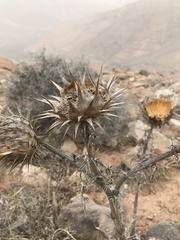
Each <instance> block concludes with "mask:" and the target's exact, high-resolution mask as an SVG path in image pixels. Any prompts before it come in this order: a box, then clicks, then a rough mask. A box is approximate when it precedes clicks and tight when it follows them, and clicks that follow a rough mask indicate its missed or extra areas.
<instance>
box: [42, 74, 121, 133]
mask: <svg viewBox="0 0 180 240" xmlns="http://www.w3.org/2000/svg"><path fill="white" fill-rule="evenodd" d="M70 76H71V82H68V81H66V80H65V79H64V82H65V83H64V86H63V88H62V87H60V86H59V85H57V84H56V83H54V82H53V84H54V85H55V86H56V88H57V89H58V90H59V96H51V99H47V98H43V99H40V101H42V102H44V103H47V104H48V105H50V107H51V108H50V109H49V110H47V111H45V112H44V113H42V114H41V115H40V117H39V118H54V120H55V121H54V122H53V124H52V125H51V126H50V128H49V130H51V129H53V128H55V127H57V126H59V128H62V127H63V126H66V132H67V131H68V129H69V128H70V127H71V126H72V125H73V126H74V129H75V136H76V135H77V132H78V130H79V129H82V128H83V127H84V126H91V127H92V128H93V129H95V125H97V126H99V127H100V128H102V127H101V125H100V123H99V121H98V117H102V116H103V117H107V118H108V117H110V116H116V115H115V114H114V113H113V112H114V111H115V110H116V109H117V108H119V106H120V105H122V104H123V102H116V101H117V98H118V97H119V96H120V95H121V94H122V91H123V89H120V90H118V91H117V92H114V93H111V89H112V86H113V84H114V83H115V82H116V80H117V78H116V77H115V76H113V77H112V78H111V79H110V80H109V81H108V83H107V84H106V85H104V84H102V82H101V76H99V77H98V79H97V81H94V80H93V79H92V77H91V75H90V74H89V73H88V74H84V76H83V77H80V79H76V78H75V77H74V76H73V75H72V74H71V73H70Z"/></svg>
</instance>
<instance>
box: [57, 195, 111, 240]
mask: <svg viewBox="0 0 180 240" xmlns="http://www.w3.org/2000/svg"><path fill="white" fill-rule="evenodd" d="M59 228H63V229H64V228H69V229H71V231H73V233H74V236H78V239H81V240H87V239H91V240H97V239H98V240H105V239H110V236H113V233H114V222H113V220H112V219H111V215H110V209H109V208H108V207H106V206H101V205H98V204H96V203H95V202H94V201H93V200H91V198H90V197H89V196H88V195H85V194H84V195H83V198H82V197H81V195H78V196H76V197H74V198H72V199H71V202H70V203H69V204H68V205H66V206H64V207H62V209H61V212H60V215H59Z"/></svg>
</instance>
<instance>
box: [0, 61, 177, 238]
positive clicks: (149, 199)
mask: <svg viewBox="0 0 180 240" xmlns="http://www.w3.org/2000/svg"><path fill="white" fill-rule="evenodd" d="M4 66H5V65H3V68H2V65H0V74H1V73H2V71H1V70H2V69H5V68H4ZM10 69H12V70H13V69H14V66H13V67H12V68H10ZM5 71H7V72H6V74H5V75H4V72H3V74H1V75H0V107H1V108H2V107H3V106H4V103H5V96H4V95H3V94H4V92H3V89H4V87H5V85H6V84H7V77H8V76H9V74H10V72H11V70H8V69H5ZM114 71H116V73H117V75H118V76H119V80H118V82H117V83H116V85H115V88H122V87H126V89H125V90H124V100H125V101H126V114H127V116H128V123H127V125H128V128H127V129H128V130H126V131H125V132H124V134H125V137H124V138H123V143H122V138H120V137H119V135H118V134H115V135H113V136H114V137H112V136H111V137H108V136H107V135H105V136H103V138H104V140H103V142H104V145H105V146H104V147H103V151H102V150H97V152H96V154H97V157H98V158H99V159H101V161H102V162H103V163H104V165H106V166H111V168H112V169H115V170H116V171H117V170H118V169H119V167H120V166H122V165H123V167H124V168H123V169H124V170H128V169H131V168H133V167H134V166H136V165H137V161H138V160H137V153H138V151H139V146H140V143H141V141H142V138H143V135H144V132H145V131H146V130H147V129H148V128H149V126H148V124H147V123H146V122H145V120H144V118H143V114H142V111H141V107H140V106H141V103H142V101H143V100H144V99H145V98H146V97H152V96H154V95H156V96H157V97H160V96H162V97H166V98H168V99H170V100H172V101H173V103H174V105H176V106H177V112H178V113H180V81H179V80H178V79H175V78H174V77H173V75H169V76H165V75H163V74H160V73H156V72H153V73H149V72H147V71H145V70H141V71H140V72H132V71H130V70H127V69H124V70H119V69H116V70H113V71H106V72H105V73H104V77H105V79H106V78H107V79H108V78H109V76H111V75H112V74H114ZM1 108H0V110H1ZM173 145H180V121H179V120H177V119H172V120H171V121H170V122H169V124H168V125H166V126H164V127H162V128H161V129H154V132H153V136H152V138H151V141H150V146H151V153H153V154H162V153H164V152H166V151H168V150H170V149H171V148H172V146H173ZM62 150H63V151H65V152H66V153H67V154H68V155H71V156H73V155H78V154H80V152H81V150H82V149H80V148H79V147H77V146H76V145H75V144H74V143H73V142H72V140H68V141H66V142H65V143H64V145H63V146H62ZM48 156H49V155H48V154H46V161H48ZM49 158H50V157H49ZM54 158H55V157H54ZM51 164H53V162H51V163H49V165H48V163H47V165H44V166H36V167H32V168H30V169H29V170H28V171H27V168H25V167H24V168H23V169H22V171H21V173H17V171H15V172H13V173H12V174H8V175H5V176H4V177H3V178H2V179H1V181H0V207H1V209H2V210H3V211H4V212H3V214H1V215H2V216H1V218H0V227H1V229H3V230H2V233H0V239H76V238H73V237H72V236H71V234H72V235H73V233H74V231H75V230H76V233H78V234H79V235H78V237H82V239H92V240H93V239H107V235H106V234H105V233H102V232H100V230H99V229H98V228H96V229H94V225H96V220H97V219H98V221H99V224H100V225H101V226H103V227H102V228H101V230H102V231H106V233H108V234H111V233H112V232H111V231H112V229H111V226H113V223H112V221H111V219H110V218H109V217H108V216H109V214H110V213H109V208H108V202H107V198H106V196H105V195H104V193H102V191H101V190H100V189H97V188H96V187H95V186H94V185H93V184H92V183H88V184H89V185H88V187H87V186H86V187H85V198H84V199H85V200H84V202H85V204H84V205H83V206H84V208H87V211H88V214H89V213H91V214H93V221H94V222H93V221H92V219H91V220H88V219H84V216H83V215H82V213H80V212H82V198H80V197H79V194H80V190H81V188H82V182H81V184H80V181H79V179H80V178H79V175H78V173H77V172H75V171H74V170H67V168H66V172H63V169H62V170H61V171H60V172H58V171H57V168H62V167H61V165H59V164H58V163H56V164H55V163H54V167H53V166H52V165H51ZM179 171H180V159H179V158H178V157H171V158H169V159H165V160H163V161H162V162H161V163H159V164H157V165H155V166H152V167H151V168H150V169H149V170H147V171H145V172H144V174H143V176H142V180H141V185H140V193H139V203H138V211H137V233H138V235H139V236H141V239H143V236H144V235H145V234H146V232H147V231H148V229H149V228H151V227H152V226H153V225H154V224H156V223H158V222H166V221H167V222H173V223H176V224H177V229H179V228H180V227H179V226H180V225H178V224H180V175H179ZM55 173H57V174H55ZM135 182H136V181H135V178H132V179H128V181H126V182H125V183H124V185H123V187H122V189H121V199H122V203H123V210H124V215H125V219H126V221H127V223H128V222H130V220H131V218H132V214H133V203H134V197H135ZM44 187H45V189H44ZM40 189H41V190H40ZM28 191H29V192H28ZM30 195H32V196H31V197H30ZM37 196H39V198H38V199H39V200H38V199H37V200H35V199H36V198H37ZM40 196H41V197H40ZM28 197H29V199H30V200H28ZM16 198H17V199H18V200H17V199H16ZM44 198H46V199H48V201H49V202H48V201H47V202H46V201H45V202H44ZM14 199H16V201H15V200H14ZM19 199H22V201H23V203H22V202H20V203H19ZM12 200H13V201H15V202H13V201H12ZM29 201H32V203H33V202H34V208H35V209H36V212H37V213H38V214H41V212H42V214H44V216H43V217H42V218H40V217H39V215H38V214H37V215H35V213H34V215H32V214H31V213H32V212H33V208H32V206H30V205H29ZM36 201H37V202H36ZM17 202H18V203H17ZM15 203H16V204H17V206H15ZM18 204H21V205H20V206H19V205H18ZM22 204H24V206H23V207H22ZM42 204H43V205H44V206H45V207H44V210H43V209H42ZM35 205H36V206H35ZM8 207H10V210H8ZM37 208H38V210H37ZM39 209H40V210H39ZM72 209H73V211H72ZM78 210H79V211H80V212H78ZM28 211H30V212H28ZM43 211H44V212H43ZM5 213H6V214H5ZM4 214H5V215H4ZM13 214H15V215H16V217H14V215H13ZM57 214H58V218H55V215H57ZM11 215H13V216H11ZM17 215H19V217H17ZM77 215H79V219H78V217H77ZM5 216H6V218H5ZM36 217H37V218H38V220H37V219H36ZM25 219H26V220H25ZM27 219H30V220H27ZM32 219H33V221H34V223H32ZM57 219H58V220H57ZM38 221H39V222H40V223H37V224H39V225H38V226H39V233H38V234H37V232H36V228H35V226H34V225H33V224H35V222H38ZM48 221H49V222H48ZM53 221H55V222H56V223H55V224H54V225H55V226H54V225H53V224H52V222H53ZM57 221H59V222H57ZM88 221H91V222H88ZM42 222H43V224H41V223H42ZM84 222H87V225H86V224H85V226H84V225H83V224H84ZM40 225H42V226H43V229H44V230H42V229H41V228H40ZM46 225H48V226H49V227H48V226H46ZM51 225H53V227H50V226H51ZM81 225H82V226H81ZM30 226H33V227H32V228H33V229H35V230H34V232H33V230H32V229H31V227H30ZM68 226H70V227H71V233H70V232H67V231H66V230H65V229H67V227H68ZM83 226H84V228H83ZM87 226H88V229H87ZM3 227H4V228H3ZM5 228H6V229H5ZM57 228H59V230H58V231H57V230H56V229H57ZM112 228H113V227H112ZM63 229H64V230H63ZM177 229H176V230H177ZM84 232H86V233H84ZM3 234H4V235H3ZM7 234H8V237H9V238H5V237H6V236H7ZM58 234H59V235H58ZM103 234H104V235H103ZM177 234H179V235H177ZM177 234H176V235H177V238H176V236H175V235H174V238H165V237H166V236H165V237H164V238H163V239H171V240H173V239H174V240H176V239H179V238H178V237H179V236H180V229H179V230H177ZM1 235H2V236H1ZM59 236H60V238H58V237H59ZM149 236H150V235H149ZM10 237H12V238H10ZM77 239H78V238H77Z"/></svg>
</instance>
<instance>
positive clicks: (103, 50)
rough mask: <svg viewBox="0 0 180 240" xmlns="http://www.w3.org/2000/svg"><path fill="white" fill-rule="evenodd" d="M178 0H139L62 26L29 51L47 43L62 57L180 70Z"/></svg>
mask: <svg viewBox="0 0 180 240" xmlns="http://www.w3.org/2000/svg"><path fill="white" fill-rule="evenodd" d="M179 16H180V3H179V0H158V1H156V0H139V1H137V2H135V3H131V4H128V5H126V6H124V7H122V8H117V9H115V10H112V11H109V12H106V13H100V14H96V15H95V16H94V17H92V18H89V19H84V21H81V22H76V23H73V24H67V25H61V26H59V27H58V28H56V29H55V30H54V31H53V32H52V33H51V34H50V35H49V36H48V37H47V38H43V39H41V41H39V42H38V43H36V44H34V45H32V46H31V47H29V48H28V50H32V49H38V48H39V47H40V46H42V45H43V46H46V47H47V49H50V50H51V51H53V50H56V51H57V50H58V51H59V53H61V54H63V55H64V56H71V57H72V56H76V57H77V56H85V57H87V58H89V59H95V60H99V61H103V62H104V63H105V64H107V65H111V66H120V65H123V66H130V67H134V68H142V67H144V68H147V69H151V70H154V69H155V70H162V71H164V70H167V71H174V72H175V73H177V74H178V73H179V68H180V53H179V48H180V29H179V21H180V18H179Z"/></svg>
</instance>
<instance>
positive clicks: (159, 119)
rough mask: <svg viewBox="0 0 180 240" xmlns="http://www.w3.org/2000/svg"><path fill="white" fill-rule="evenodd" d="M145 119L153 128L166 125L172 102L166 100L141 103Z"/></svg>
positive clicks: (170, 113)
mask: <svg viewBox="0 0 180 240" xmlns="http://www.w3.org/2000/svg"><path fill="white" fill-rule="evenodd" d="M143 108H144V112H145V118H146V119H148V121H149V123H150V124H152V125H153V126H155V127H161V126H162V125H164V124H165V123H167V122H168V121H169V120H170V119H171V117H172V113H173V104H172V101H170V100H166V99H153V100H146V101H145V102H144V103H143Z"/></svg>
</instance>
